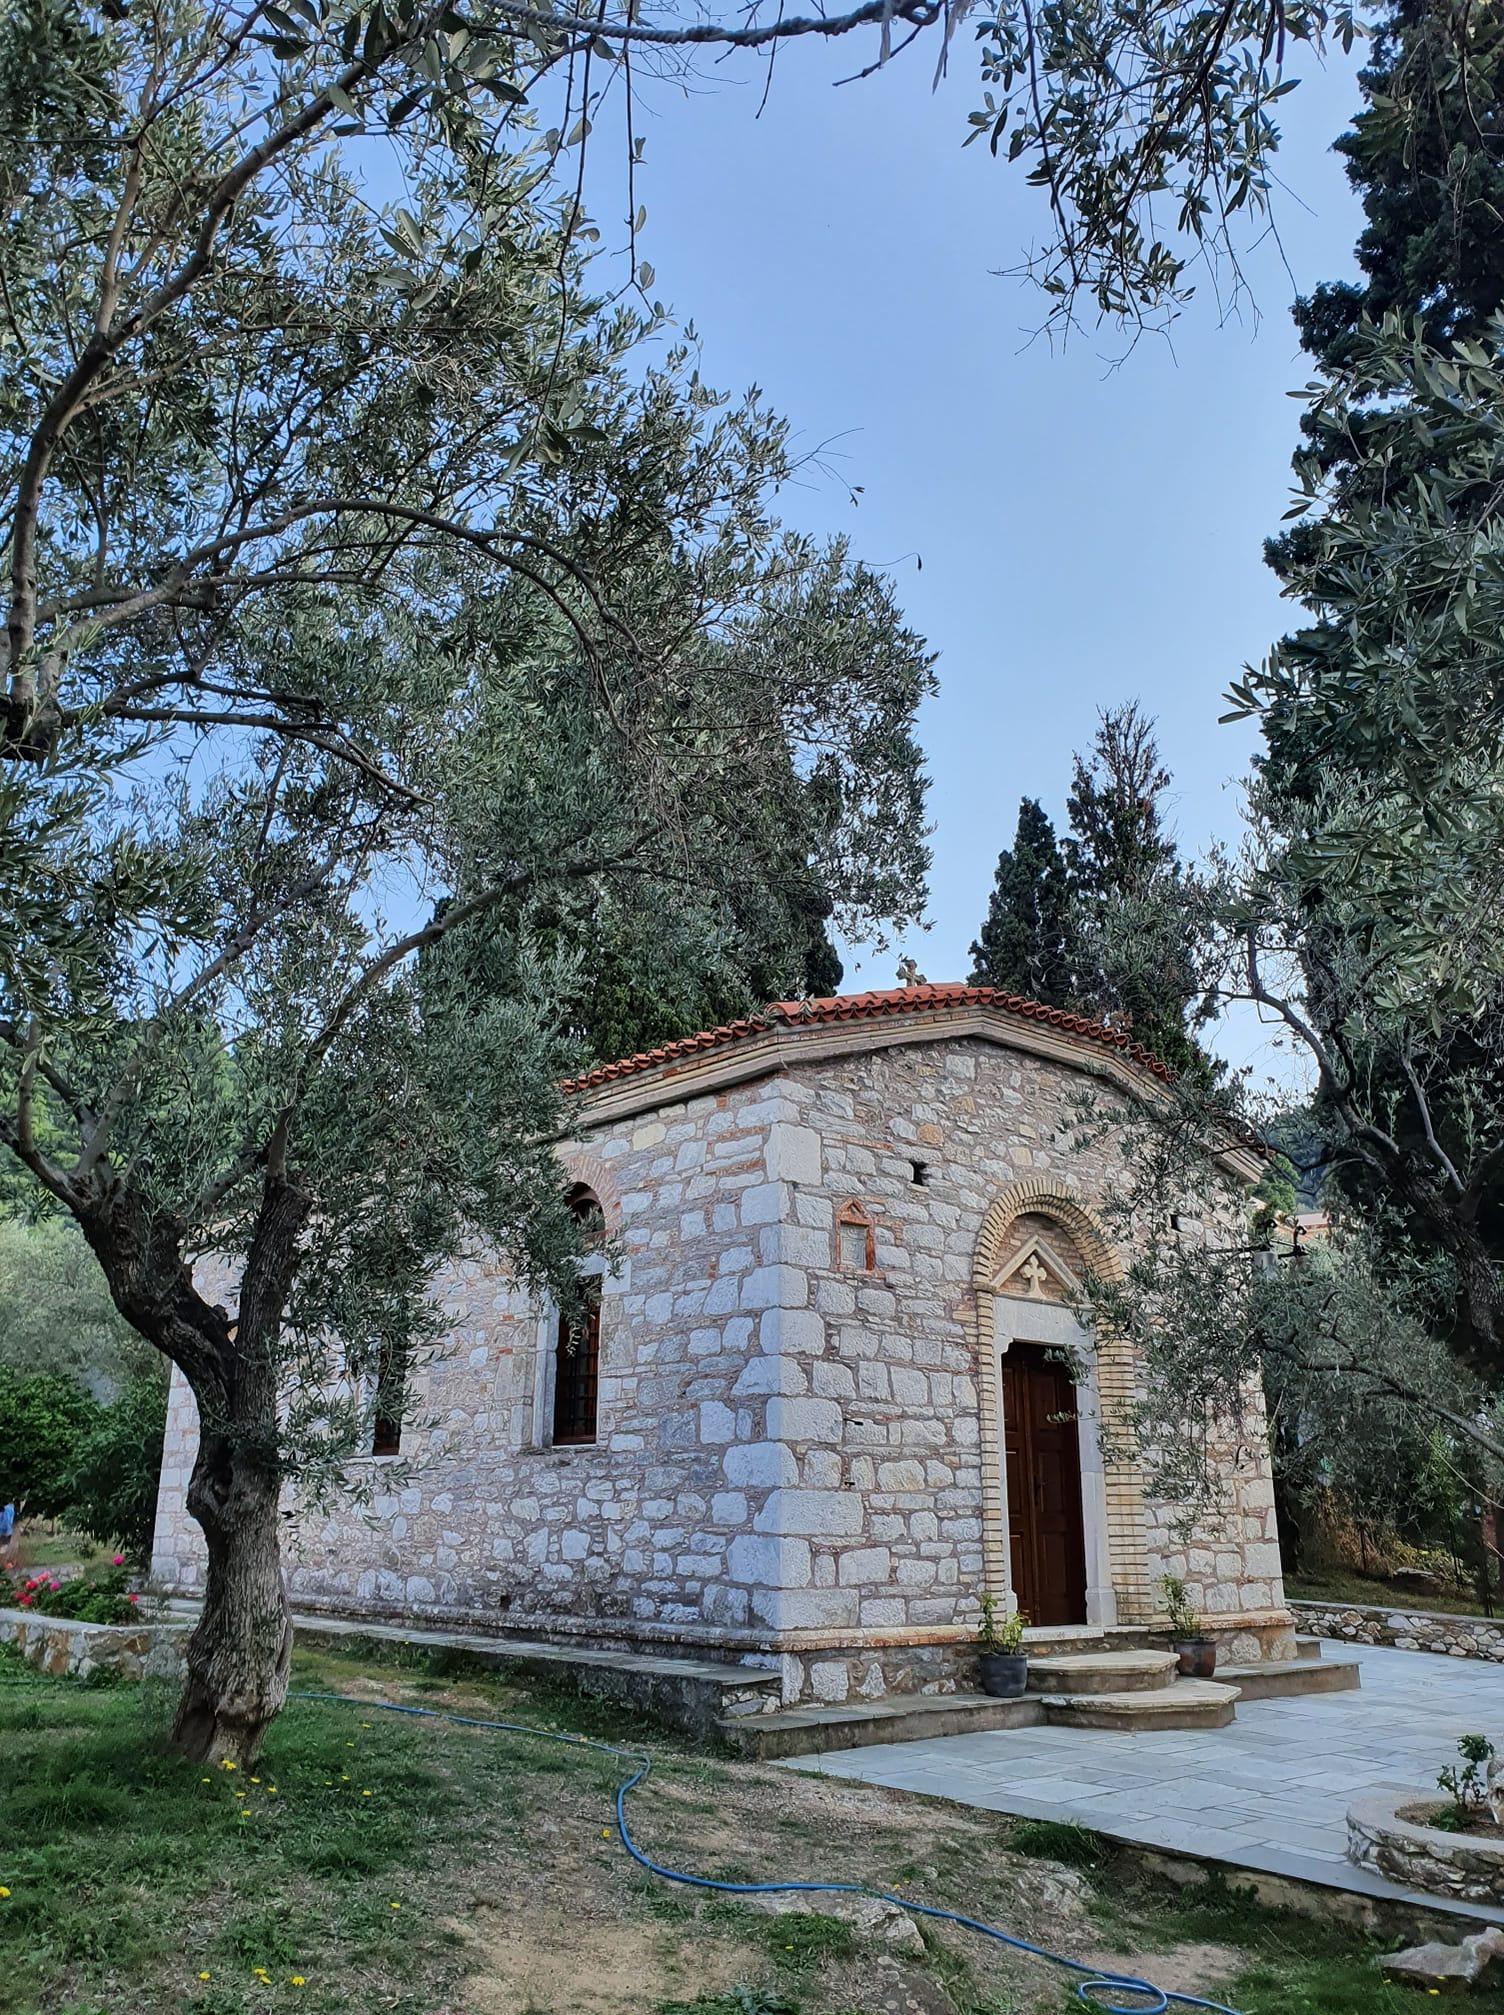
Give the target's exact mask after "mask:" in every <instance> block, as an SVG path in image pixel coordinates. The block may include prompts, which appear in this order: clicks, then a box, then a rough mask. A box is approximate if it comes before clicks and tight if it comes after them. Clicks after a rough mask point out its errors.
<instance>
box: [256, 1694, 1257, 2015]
mask: <svg viewBox="0 0 1504 2015" xmlns="http://www.w3.org/2000/svg"><path fill="white" fill-rule="evenodd" d="M291 1697H292V1698H293V1699H295V1700H322V1701H327V1702H330V1703H332V1704H333V1705H335V1706H339V1707H358V1708H360V1709H361V1710H362V1712H364V1711H366V1710H369V1709H379V1711H380V1712H381V1713H383V1714H407V1715H411V1716H413V1717H414V1718H415V1719H419V1720H424V1721H452V1722H454V1723H455V1725H456V1726H457V1727H460V1728H489V1729H491V1730H492V1731H493V1732H495V1733H497V1734H501V1735H527V1736H531V1737H532V1738H533V1739H534V1740H535V1741H537V1742H566V1743H568V1744H569V1746H570V1747H571V1748H573V1749H593V1750H595V1751H596V1752H597V1753H598V1754H599V1755H601V1756H614V1757H615V1758H616V1759H617V1761H618V1762H619V1763H626V1764H629V1765H631V1766H632V1768H631V1770H630V1773H629V1775H627V1776H626V1777H623V1778H622V1779H621V1781H620V1782H619V1783H618V1784H617V1787H616V1832H617V1838H618V1839H619V1840H620V1841H621V1844H622V1846H623V1847H624V1848H625V1849H626V1851H627V1853H628V1854H629V1855H630V1856H631V1857H632V1859H633V1860H634V1861H635V1862H636V1863H637V1865H638V1867H639V1868H645V1869H646V1870H647V1872H648V1874H649V1875H656V1876H658V1878H659V1879H660V1880H661V1881H663V1882H678V1883H681V1884H683V1885H684V1886H685V1887H686V1888H689V1889H712V1890H714V1891H716V1893H717V1894H718V1895H722V1896H782V1895H789V1894H796V1895H805V1896H871V1897H875V1898H876V1899H877V1901H878V1902H880V1903H892V1904H894V1905H896V1906H897V1908H898V1909H900V1910H907V1911H908V1912H909V1913H910V1914H911V1915H912V1916H915V1917H930V1918H933V1919H934V1920H935V1921H936V1922H937V1923H940V1924H959V1925H960V1926H961V1928H962V1930H963V1931H975V1932H976V1934H977V1935H978V1937H980V1938H991V1939H992V1940H994V1941H995V1943H997V1944H999V1945H1007V1946H1009V1947H1011V1948H1012V1950H1013V1951H1015V1952H1027V1953H1029V1954H1030V1955H1031V1956H1032V1957H1033V1958H1035V1959H1044V1960H1047V1961H1048V1962H1049V1964H1050V1965H1052V1966H1062V1967H1064V1968H1065V1970H1066V1971H1067V1972H1069V1973H1074V1974H1077V1975H1079V1976H1080V1977H1079V1978H1078V1979H1077V1981H1076V1998H1077V2000H1079V2001H1082V2002H1084V2003H1085V2005H1086V2006H1087V2007H1088V2008H1091V2009H1094V2010H1095V2011H1096V2015H1166V2011H1167V2010H1168V2009H1169V2008H1171V2007H1172V2006H1173V2007H1176V2008H1204V2009H1207V2010H1208V2011H1209V2015H1238V2011H1237V2010H1236V2009H1235V2008H1229V2007H1228V2006H1227V2005H1226V2003H1225V2002H1222V2001H1206V2000H1203V1999H1202V1998H1201V1996H1200V1995H1197V1994H1177V1993H1175V1992H1174V1991H1173V1990H1172V1989H1170V1988H1166V1987H1156V1986H1155V1985H1154V1983H1153V1982H1152V1981H1150V1980H1140V1979H1138V1978H1137V1977H1136V1976H1135V1975H1134V1974H1132V1973H1102V1972H1099V1971H1098V1970H1097V1969H1096V1968H1095V1967H1094V1966H1088V1965H1087V1964H1086V1963H1085V1962H1084V1961H1083V1960H1080V1959H1072V1958H1069V1957H1068V1956H1067V1955H1066V1954H1065V1953H1063V1952H1052V1951H1051V1950H1050V1949H1049V1947H1048V1946H1046V1945H1034V1944H1032V1943H1031V1942H1030V1941H1029V1940H1028V1939H1027V1938H1018V1937H1015V1936H1014V1934H1013V1933H1012V1932H1011V1931H1001V1930H999V1929H998V1927H997V1926H996V1925H995V1924H987V1923H984V1922H983V1920H982V1919H981V1918H980V1917H967V1916H965V1915H964V1914H963V1913H962V1912H960V1911H958V1910H941V1909H939V1908H937V1906H936V1905H935V1904H933V1903H918V1902H916V1901H915V1900H914V1899H913V1898H912V1897H909V1896H899V1895H896V1894H894V1892H893V1891H892V1890H888V1889H872V1888H869V1887H868V1886H867V1884H866V1883H865V1882H717V1881H715V1880H713V1879H712V1878H711V1877H710V1876H708V1875H690V1874H687V1873H686V1872H685V1871H684V1870H683V1869H681V1868H665V1867H664V1866H663V1864H662V1863H661V1862H659V1861H654V1860H653V1858H652V1856H651V1855H648V1854H644V1853H643V1851H642V1849H641V1848H640V1847H639V1846H638V1845H637V1842H636V1841H635V1840H634V1839H633V1838H632V1835H631V1832H630V1831H629V1829H628V1827H627V1796H628V1793H629V1792H632V1791H635V1790H636V1789H637V1787H638V1785H639V1784H643V1783H646V1781H647V1778H648V1775H649V1773H650V1772H651V1770H652V1768H653V1759H652V1757H651V1755H650V1754H649V1753H648V1751H647V1750H645V1749H640V1750H638V1749H623V1748H622V1747H621V1746H620V1745H619V1744H617V1743H615V1742H600V1741H597V1740H595V1739H594V1738H592V1737H590V1736H587V1735H567V1734H560V1733H559V1731H558V1730H557V1729H553V1728H534V1727H531V1726H530V1725H529V1724H528V1723H527V1722H524V1721H489V1720H484V1719H482V1718H481V1717H480V1716H478V1715H474V1714H451V1713H448V1712H446V1711H445V1710H444V1709H443V1708H438V1707H414V1706H409V1705H405V1704H403V1703H402V1702H399V1701H393V1700H360V1699H357V1698H356V1697H355V1696H354V1695H352V1694H348V1693H312V1692H306V1691H303V1690H300V1689H295V1690H294V1692H293V1694H292V1696H291ZM1125 1994H1126V1995H1131V1996H1132V1997H1133V1998H1132V1999H1131V2000H1123V1999H1122V1998H1121V1997H1122V1996H1123V1995H1125ZM1113 1997H1118V1998H1113Z"/></svg>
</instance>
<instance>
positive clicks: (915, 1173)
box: [909, 1161, 930, 1189]
mask: <svg viewBox="0 0 1504 2015" xmlns="http://www.w3.org/2000/svg"><path fill="white" fill-rule="evenodd" d="M929 1179H930V1165H929V1163H928V1162H927V1161H911V1162H910V1163H909V1180H910V1182H912V1183H916V1184H917V1185H918V1186H919V1188H920V1189H925V1188H927V1187H928V1185H929Z"/></svg>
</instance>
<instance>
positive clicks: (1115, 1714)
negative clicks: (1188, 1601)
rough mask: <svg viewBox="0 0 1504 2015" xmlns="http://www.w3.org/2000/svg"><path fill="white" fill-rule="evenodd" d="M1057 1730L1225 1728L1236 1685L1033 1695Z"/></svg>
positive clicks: (1195, 1682)
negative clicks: (1146, 1690)
mask: <svg viewBox="0 0 1504 2015" xmlns="http://www.w3.org/2000/svg"><path fill="white" fill-rule="evenodd" d="M1035 1697H1036V1698H1037V1699H1038V1700H1039V1702H1040V1705H1041V1706H1042V1707H1043V1708H1044V1715H1045V1720H1046V1721H1048V1722H1049V1723H1050V1724H1051V1725H1052V1726H1054V1727H1056V1728H1116V1729H1120V1730H1122V1731H1124V1732H1126V1733H1131V1734H1141V1733H1144V1732H1146V1731H1148V1730H1150V1729H1155V1728H1225V1727H1226V1726H1227V1724H1228V1722H1229V1721H1231V1720H1232V1718H1233V1714H1234V1711H1235V1710H1236V1708H1237V1704H1238V1689H1237V1688H1236V1687H1235V1686H1222V1685H1219V1684H1218V1682H1217V1681H1216V1680H1215V1679H1177V1680H1176V1681H1175V1683H1174V1685H1173V1686H1161V1687H1157V1688H1155V1689H1154V1690H1153V1691H1151V1692H1143V1691H1139V1692H1127V1693H1053V1694H1052V1693H1042V1694H1038V1695H1036V1696H1035Z"/></svg>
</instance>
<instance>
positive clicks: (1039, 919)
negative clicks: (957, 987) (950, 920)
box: [971, 798, 1072, 1007]
mask: <svg viewBox="0 0 1504 2015" xmlns="http://www.w3.org/2000/svg"><path fill="white" fill-rule="evenodd" d="M1068 937H1069V895H1068V891H1067V888H1066V878H1065V863H1064V861H1063V860H1062V858H1061V855H1060V848H1059V846H1058V845H1057V844H1056V840H1055V828H1054V827H1053V826H1052V825H1051V823H1050V821H1049V819H1048V818H1047V817H1046V816H1045V813H1044V811H1043V810H1042V808H1041V807H1040V804H1039V802H1038V800H1037V799H1035V798H1025V799H1024V800H1023V801H1022V803H1021V804H1020V805H1019V808H1018V827H1017V830H1016V832H1015V833H1014V836H1013V845H1012V846H1011V847H1008V848H1005V849H1004V850H1003V852H1002V853H1001V854H999V855H998V861H997V875H996V879H995V880H994V883H993V888H992V899H991V901H990V902H989V903H988V905H987V921H986V922H985V923H984V924H983V925H982V930H981V935H980V936H979V937H978V938H977V940H976V942H975V944H973V945H972V947H971V958H972V967H971V983H972V985H973V986H993V987H1001V988H1003V989H1004V991H1005V992H1007V993H1016V994H1026V995H1028V996H1029V998H1030V999H1032V1000H1037V1001H1042V1002H1043V1003H1044V1005H1045V1006H1046V1007H1067V1006H1069V1005H1070V1002H1071V997H1072V986H1071V968H1070V956H1069V951H1068Z"/></svg>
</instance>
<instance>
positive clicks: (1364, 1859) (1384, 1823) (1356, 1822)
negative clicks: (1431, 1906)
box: [1347, 1785, 1504, 1903]
mask: <svg viewBox="0 0 1504 2015" xmlns="http://www.w3.org/2000/svg"><path fill="white" fill-rule="evenodd" d="M1444 1802H1445V1801H1444V1800H1443V1799H1441V1798H1438V1796H1437V1794H1436V1792H1435V1790H1434V1788H1433V1789H1432V1790H1430V1791H1419V1790H1416V1789H1415V1788H1414V1787H1413V1786H1412V1787H1407V1786H1405V1785H1390V1786H1389V1788H1388V1789H1387V1790H1384V1791H1373V1792H1370V1793H1368V1795H1367V1796H1365V1797H1363V1798H1358V1799H1355V1800H1354V1801H1353V1803H1352V1804H1351V1805H1350V1806H1349V1807H1348V1812H1347V1858H1348V1860H1349V1861H1351V1862H1353V1863H1354V1864H1355V1865H1356V1866H1357V1867H1359V1868H1371V1869H1372V1870H1373V1871H1374V1873H1375V1874H1376V1875H1386V1876H1388V1878H1389V1880H1390V1881H1391V1882H1400V1883H1403V1884H1404V1885H1405V1886H1406V1887H1407V1888H1410V1889H1424V1890H1427V1891H1429V1892H1430V1893H1431V1894H1432V1895H1435V1896H1451V1897H1456V1898H1459V1899H1461V1900H1463V1901H1465V1902H1468V1903H1504V1840H1489V1839H1486V1838H1484V1837H1482V1836H1478V1835H1472V1834H1467V1833H1448V1832H1446V1831H1444V1830H1443V1828H1441V1827H1439V1826H1426V1825H1424V1824H1423V1823H1421V1822H1420V1821H1418V1820H1414V1819H1403V1818H1401V1816H1400V1815H1401V1813H1402V1812H1403V1811H1405V1810H1406V1808H1408V1807H1411V1806H1417V1805H1422V1806H1425V1805H1431V1806H1434V1805H1441V1804H1443V1803H1444Z"/></svg>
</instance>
